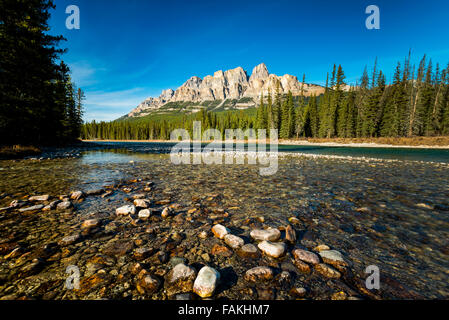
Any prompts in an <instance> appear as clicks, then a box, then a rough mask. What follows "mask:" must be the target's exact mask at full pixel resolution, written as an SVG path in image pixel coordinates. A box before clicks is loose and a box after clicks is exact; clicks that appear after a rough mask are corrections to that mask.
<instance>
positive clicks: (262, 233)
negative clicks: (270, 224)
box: [250, 228, 281, 241]
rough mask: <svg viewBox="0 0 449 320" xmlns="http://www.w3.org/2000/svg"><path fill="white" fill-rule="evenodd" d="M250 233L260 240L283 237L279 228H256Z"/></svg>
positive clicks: (274, 239)
mask: <svg viewBox="0 0 449 320" xmlns="http://www.w3.org/2000/svg"><path fill="white" fill-rule="evenodd" d="M250 235H251V237H252V238H253V239H254V240H258V241H263V240H266V241H276V240H279V238H280V237H281V232H280V231H279V230H278V229H274V228H269V229H266V230H263V229H255V230H252V231H251V233H250Z"/></svg>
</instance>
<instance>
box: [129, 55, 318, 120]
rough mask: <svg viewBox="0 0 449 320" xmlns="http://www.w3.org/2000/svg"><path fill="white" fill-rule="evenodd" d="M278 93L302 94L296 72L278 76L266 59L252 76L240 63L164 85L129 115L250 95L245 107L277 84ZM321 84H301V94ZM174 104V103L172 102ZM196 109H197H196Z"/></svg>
mask: <svg viewBox="0 0 449 320" xmlns="http://www.w3.org/2000/svg"><path fill="white" fill-rule="evenodd" d="M278 83H279V87H280V90H281V94H287V93H288V92H291V93H292V94H293V95H295V96H297V95H300V94H301V83H300V82H299V81H298V79H297V78H296V77H295V76H291V75H288V74H286V75H283V76H277V75H275V74H270V73H269V72H268V68H267V66H266V65H265V63H261V64H259V65H257V66H256V67H254V69H253V72H252V74H251V77H249V78H248V74H247V73H246V71H245V70H244V69H243V68H242V67H237V68H235V69H231V70H226V71H222V70H219V71H216V72H215V73H214V74H213V76H210V75H209V76H206V77H204V79H201V78H199V77H196V76H193V77H191V78H190V79H189V80H187V81H186V82H185V83H184V84H183V85H182V86H181V87H179V88H178V89H176V90H172V89H167V90H164V91H163V92H162V94H161V95H160V96H159V97H158V98H148V99H146V100H145V101H144V102H142V103H141V104H140V105H139V106H138V107H137V108H135V109H134V110H133V111H131V112H130V113H129V114H128V116H130V117H133V116H141V115H146V114H149V113H151V112H153V111H157V110H159V109H160V108H161V107H162V106H164V105H165V104H167V103H169V102H173V103H176V102H191V103H198V104H201V103H202V102H205V101H218V100H220V101H223V103H224V101H225V100H233V101H238V100H240V99H242V98H246V101H248V99H247V98H249V101H251V100H252V101H253V103H252V104H251V103H246V104H245V106H244V108H246V107H250V105H251V106H254V105H255V102H254V101H257V100H258V99H259V98H260V96H261V95H264V96H266V95H267V94H268V93H271V94H272V95H273V94H274V90H275V89H276V86H277V84H278ZM323 92H324V88H323V87H321V86H317V85H308V84H305V85H304V94H305V95H306V96H310V95H312V94H316V95H320V94H321V93H323ZM175 105H176V104H175ZM195 110H198V109H195Z"/></svg>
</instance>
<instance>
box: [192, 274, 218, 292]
mask: <svg viewBox="0 0 449 320" xmlns="http://www.w3.org/2000/svg"><path fill="white" fill-rule="evenodd" d="M219 280H220V273H219V272H218V271H217V270H215V269H214V268H211V267H208V266H205V267H203V268H201V270H200V272H198V276H197V278H196V280H195V282H194V284H193V292H195V293H196V294H197V295H199V296H200V297H201V298H207V297H210V296H212V294H213V293H214V291H215V288H216V287H217V284H218V281H219Z"/></svg>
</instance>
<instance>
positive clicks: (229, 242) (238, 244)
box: [223, 234, 245, 249]
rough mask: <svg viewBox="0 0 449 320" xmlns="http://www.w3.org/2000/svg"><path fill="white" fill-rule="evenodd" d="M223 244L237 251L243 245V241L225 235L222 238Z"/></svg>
mask: <svg viewBox="0 0 449 320" xmlns="http://www.w3.org/2000/svg"><path fill="white" fill-rule="evenodd" d="M223 239H224V242H225V243H226V244H227V245H228V246H230V247H231V248H233V249H238V248H240V247H241V246H243V245H244V244H245V241H244V240H243V239H242V238H240V237H237V236H235V235H233V234H227V235H225V236H224V238H223Z"/></svg>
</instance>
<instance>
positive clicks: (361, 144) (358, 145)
mask: <svg viewBox="0 0 449 320" xmlns="http://www.w3.org/2000/svg"><path fill="white" fill-rule="evenodd" d="M443 138H445V139H448V140H449V137H443ZM426 140H427V139H426ZM428 140H431V139H428ZM82 141H83V142H94V143H95V142H122V143H123V142H124V143H127V142H129V143H174V142H175V141H170V140H82ZM250 141H251V142H254V141H253V140H250ZM190 142H192V140H190ZM202 142H203V143H211V142H212V140H209V141H202ZM243 142H245V141H243V140H237V143H243ZM267 144H268V141H267ZM279 144H280V145H293V146H317V147H352V148H410V149H443V150H445V149H449V144H447V145H435V144H434V145H428V144H418V145H414V144H391V143H379V142H353V141H351V142H339V141H335V139H329V141H327V142H326V141H320V142H314V141H308V140H292V139H285V140H284V139H281V140H279Z"/></svg>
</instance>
